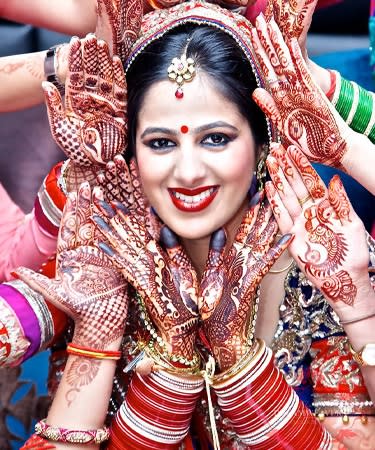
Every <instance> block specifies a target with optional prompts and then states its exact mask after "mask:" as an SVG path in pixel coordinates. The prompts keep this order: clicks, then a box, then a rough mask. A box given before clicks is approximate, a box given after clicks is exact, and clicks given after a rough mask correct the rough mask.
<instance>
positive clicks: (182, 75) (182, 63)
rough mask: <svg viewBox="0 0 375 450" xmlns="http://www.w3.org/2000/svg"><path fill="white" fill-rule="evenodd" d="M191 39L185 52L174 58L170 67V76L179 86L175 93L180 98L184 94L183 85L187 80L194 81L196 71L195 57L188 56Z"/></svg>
mask: <svg viewBox="0 0 375 450" xmlns="http://www.w3.org/2000/svg"><path fill="white" fill-rule="evenodd" d="M189 41H190V39H188V41H187V43H186V46H185V49H184V52H183V54H182V55H181V56H180V58H173V59H172V63H171V64H170V66H169V67H168V78H169V79H170V80H171V81H174V82H175V83H177V84H178V88H177V90H176V92H175V94H174V95H175V97H176V98H178V99H181V98H183V96H184V92H183V90H182V85H183V84H184V83H185V82H188V81H192V79H193V78H194V76H195V73H196V72H195V61H194V59H193V58H187V57H186V51H187V47H188V45H189Z"/></svg>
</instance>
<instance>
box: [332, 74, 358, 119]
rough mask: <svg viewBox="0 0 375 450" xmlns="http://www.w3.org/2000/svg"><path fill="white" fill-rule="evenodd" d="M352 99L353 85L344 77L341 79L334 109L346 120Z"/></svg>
mask: <svg viewBox="0 0 375 450" xmlns="http://www.w3.org/2000/svg"><path fill="white" fill-rule="evenodd" d="M353 101H354V87H353V85H352V84H351V83H350V82H349V81H348V80H345V78H342V79H341V89H340V95H339V98H338V100H337V104H336V109H337V111H338V113H339V114H340V116H341V117H342V118H343V119H344V120H345V121H346V120H347V118H348V116H349V113H350V110H351V108H352V105H353Z"/></svg>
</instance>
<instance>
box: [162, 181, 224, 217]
mask: <svg viewBox="0 0 375 450" xmlns="http://www.w3.org/2000/svg"><path fill="white" fill-rule="evenodd" d="M218 191H219V186H202V187H200V188H196V189H185V188H168V192H169V195H170V196H171V199H172V202H173V204H174V205H175V207H176V208H177V209H179V210H180V211H184V212H198V211H202V210H203V209H205V208H207V206H208V205H210V204H211V203H212V201H213V199H214V198H215V197H216V194H217V193H218Z"/></svg>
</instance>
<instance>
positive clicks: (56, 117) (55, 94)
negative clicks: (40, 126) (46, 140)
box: [42, 81, 65, 146]
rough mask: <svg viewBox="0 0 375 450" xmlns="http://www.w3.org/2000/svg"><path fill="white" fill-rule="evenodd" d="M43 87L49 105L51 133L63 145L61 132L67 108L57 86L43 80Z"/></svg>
mask: <svg viewBox="0 0 375 450" xmlns="http://www.w3.org/2000/svg"><path fill="white" fill-rule="evenodd" d="M42 88H43V91H44V98H45V102H46V106H47V114H48V121H49V126H50V129H51V134H52V136H53V138H54V140H55V142H56V143H57V144H58V145H60V146H61V145H63V141H62V135H61V132H59V131H58V130H59V129H60V128H61V123H62V122H63V121H64V119H65V109H64V105H63V101H62V98H61V95H60V92H59V91H58V89H57V87H56V86H54V85H53V84H52V83H50V82H49V81H43V83H42Z"/></svg>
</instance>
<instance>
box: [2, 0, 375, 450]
mask: <svg viewBox="0 0 375 450" xmlns="http://www.w3.org/2000/svg"><path fill="white" fill-rule="evenodd" d="M9 1H10V0H9ZM325 1H327V0H322V3H324V2H325ZM369 10H370V1H369V0H342V1H340V2H339V3H337V4H335V5H333V6H329V7H324V8H321V9H319V10H318V11H317V12H316V13H315V15H314V19H313V23H312V27H311V32H310V34H309V38H308V50H309V54H310V56H312V57H313V59H315V60H316V61H317V62H318V63H319V64H321V65H322V66H324V67H327V68H331V69H336V70H338V71H339V72H340V73H341V74H342V76H344V77H345V78H347V79H350V80H355V81H357V82H358V83H359V84H361V85H362V86H364V87H366V88H367V89H370V90H372V91H373V90H374V86H375V85H374V81H373V77H372V71H371V68H370V49H369V46H370V41H369V32H368V23H369ZM68 40H69V37H68V36H64V35H60V34H57V33H53V32H50V31H46V30H43V29H37V28H34V27H32V26H30V25H24V24H17V23H11V22H8V21H4V20H0V56H6V55H13V54H21V53H28V52H34V51H39V50H45V49H47V48H49V47H50V46H52V45H55V44H57V43H61V42H66V41H68ZM62 158H63V154H62V152H61V151H60V150H59V149H58V148H57V146H56V145H55V144H54V142H53V140H52V138H51V136H50V132H49V127H48V122H47V115H46V109H45V106H44V105H41V106H38V107H33V108H31V109H27V110H23V111H18V112H14V113H3V114H0V182H1V183H2V184H3V185H4V186H5V188H6V189H7V190H8V192H9V194H10V196H11V197H12V198H13V200H14V201H15V202H16V203H18V204H19V205H20V206H21V207H22V208H23V209H24V210H25V211H26V212H27V211H30V210H31V208H32V205H33V202H34V198H35V194H36V192H37V190H38V188H39V186H40V183H41V181H42V179H43V178H44V176H45V175H46V174H47V173H48V171H49V170H50V168H51V167H52V166H53V165H54V164H55V162H57V161H59V160H61V159H62ZM319 172H320V174H321V175H322V177H323V178H324V179H325V180H326V181H327V180H328V179H330V178H331V176H332V174H333V171H332V170H331V169H329V168H324V167H319ZM342 176H343V178H344V184H345V186H346V188H347V190H348V192H349V195H350V197H351V200H352V202H353V204H354V207H355V208H356V210H357V212H358V214H359V215H360V216H361V217H362V220H363V221H364V222H365V225H366V227H367V228H368V229H370V227H371V225H372V223H373V221H374V217H375V200H374V197H373V196H372V195H370V194H369V193H368V192H367V191H366V190H365V189H363V188H362V187H361V186H359V185H358V184H357V183H356V182H354V181H353V180H352V179H350V177H347V176H345V175H342ZM47 360H48V353H47V352H44V353H42V354H40V355H37V356H36V357H34V358H32V359H31V360H30V361H28V362H27V363H26V364H24V365H23V366H22V368H16V369H2V370H0V449H1V450H10V449H19V447H20V446H21V445H22V443H23V442H24V440H25V439H26V438H27V437H28V436H29V435H30V433H31V432H32V428H33V424H34V423H35V420H36V419H39V418H42V417H44V416H45V411H46V407H47V403H48V400H47V398H46V389H45V379H46V373H47Z"/></svg>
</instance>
